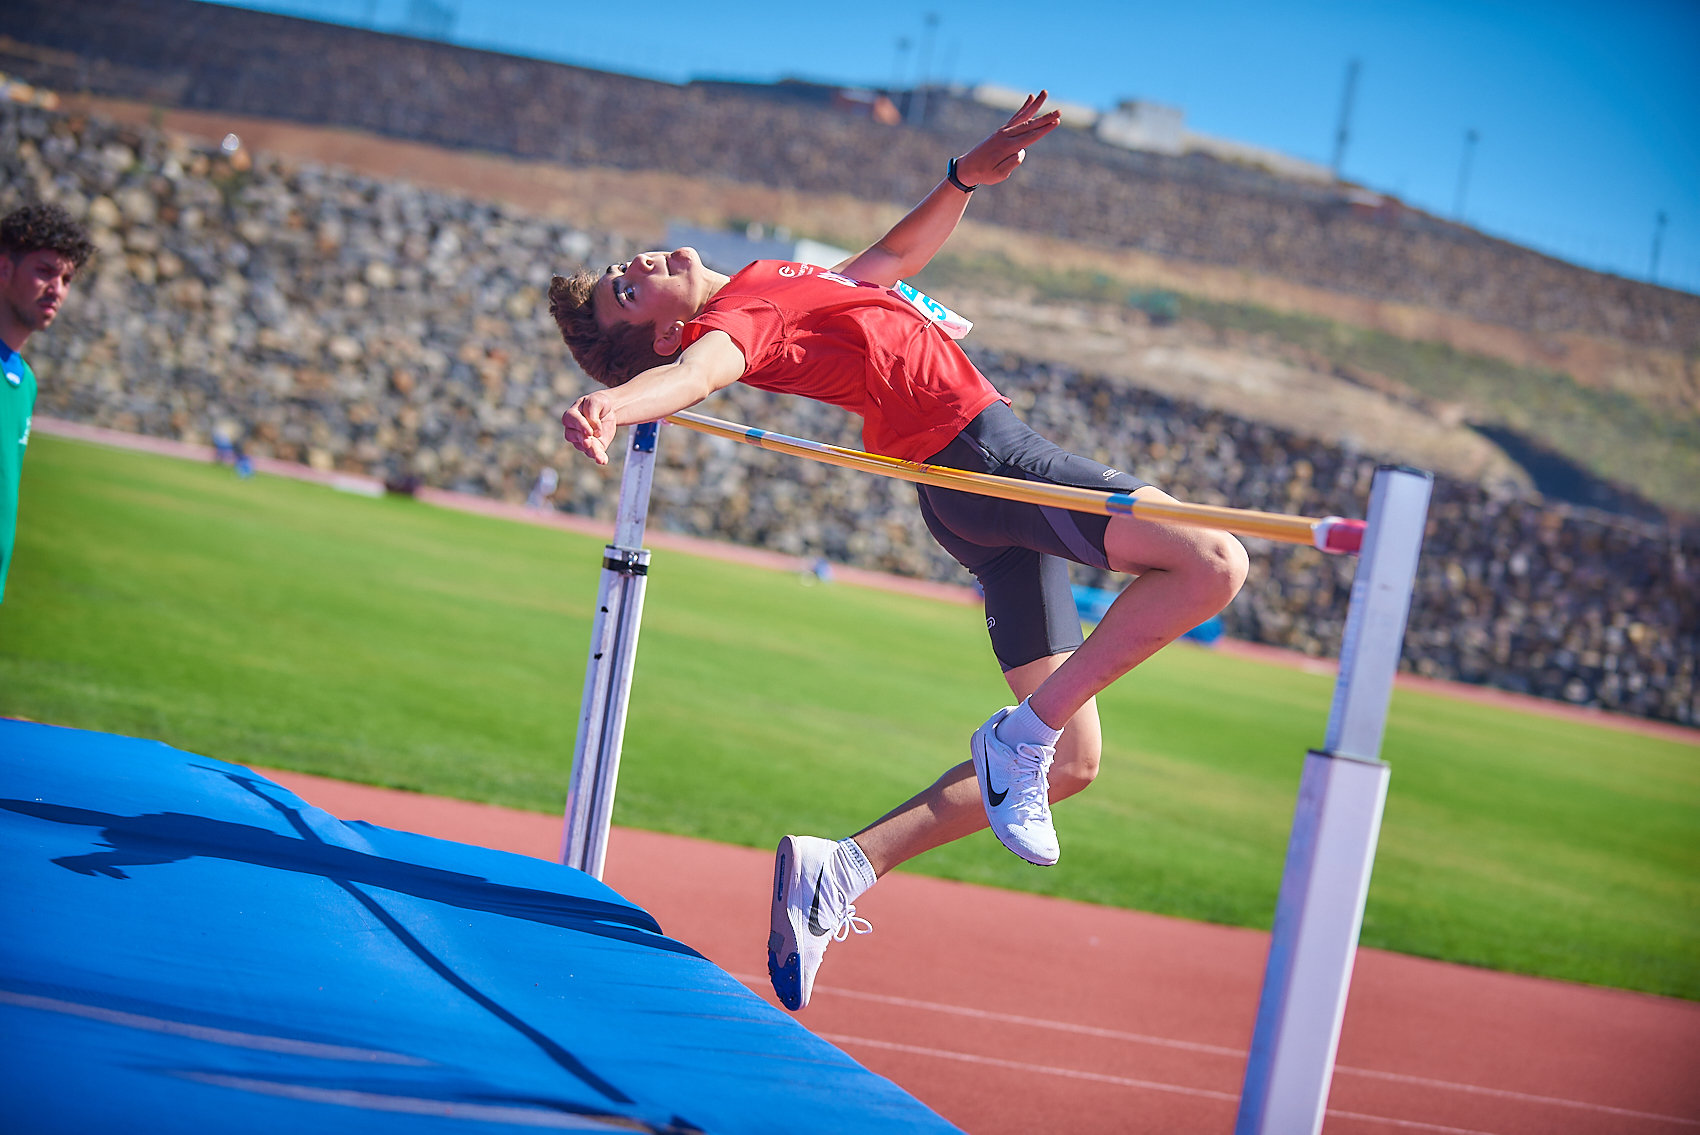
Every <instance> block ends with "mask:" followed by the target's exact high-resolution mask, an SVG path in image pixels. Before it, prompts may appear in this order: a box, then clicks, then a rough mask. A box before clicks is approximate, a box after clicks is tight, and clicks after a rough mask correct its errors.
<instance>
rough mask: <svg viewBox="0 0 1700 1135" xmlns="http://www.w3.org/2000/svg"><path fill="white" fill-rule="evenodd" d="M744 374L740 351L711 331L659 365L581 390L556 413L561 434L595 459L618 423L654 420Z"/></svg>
mask: <svg viewBox="0 0 1700 1135" xmlns="http://www.w3.org/2000/svg"><path fill="white" fill-rule="evenodd" d="M743 376H744V352H743V351H741V350H739V349H738V345H737V344H736V343H734V342H733V341H732V337H731V336H730V335H728V334H726V332H724V331H710V332H709V333H708V334H706V335H704V336H703V337H702V338H701V339H698V340H697V341H696V342H695V343H692V344H691V345H690V346H689V347H686V348H685V349H684V350H683V351H681V352H680V353H679V357H678V358H677V359H675V360H673V361H672V362H670V363H666V364H663V365H662V366H658V367H652V368H650V369H649V370H646V371H644V372H643V373H642V374H637V375H633V376H632V378H631V380H630V381H628V382H625V383H623V384H621V385H619V386H616V387H613V388H612V389H609V390H597V391H593V392H592V393H590V394H586V395H585V396H584V397H583V398H580V399H579V400H578V401H577V402H574V403H573V404H572V405H571V406H570V407H568V408H567V412H566V413H564V414H562V415H561V427H562V429H563V430H564V432H565V435H566V439H567V440H568V441H569V442H571V443H572V444H573V446H574V447H576V448H577V449H578V450H579V452H581V453H583V454H584V455H585V456H587V457H589V458H590V459H591V460H592V461H594V462H596V463H597V464H598V465H606V464H608V445H609V443H610V442H612V441H613V440H614V431H615V430H616V429H617V428H619V427H620V426H627V425H632V424H634V423H636V422H654V421H659V420H660V419H662V418H665V417H666V416H667V415H668V414H672V413H677V412H678V411H680V410H683V409H685V408H686V407H687V406H694V405H696V404H697V403H698V402H701V401H702V400H703V399H704V398H707V397H708V396H709V395H710V394H713V393H714V392H715V391H716V390H721V389H724V388H725V387H728V386H731V385H732V384H733V383H734V382H737V381H738V380H739V379H740V378H742V377H743Z"/></svg>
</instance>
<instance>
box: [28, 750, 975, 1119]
mask: <svg viewBox="0 0 1700 1135" xmlns="http://www.w3.org/2000/svg"><path fill="white" fill-rule="evenodd" d="M0 895H3V896H4V904H5V905H4V909H5V915H4V925H3V927H0V1130H4V1131H6V1132H8V1133H10V1135H25V1133H29V1135H35V1133H57V1132H65V1133H77V1135H86V1133H89V1132H102V1131H113V1132H118V1131H122V1132H178V1131H181V1132H195V1133H196V1135H204V1133H206V1132H212V1131H218V1132H237V1131H239V1132H256V1133H258V1132H289V1133H291V1135H306V1133H308V1132H313V1133H317V1132H342V1131H349V1132H354V1131H358V1132H360V1133H361V1135H389V1133H392V1132H396V1133H400V1132H406V1133H409V1135H418V1133H426V1132H438V1131H443V1132H450V1131H453V1132H464V1133H469V1135H476V1133H482V1132H496V1131H517V1130H521V1129H538V1128H541V1129H545V1130H548V1129H565V1130H580V1131H586V1130H588V1131H639V1132H678V1133H685V1132H695V1131H703V1132H794V1131H810V1132H829V1131H842V1132H866V1131H905V1132H908V1131H917V1132H934V1131H937V1132H946V1131H955V1130H956V1128H954V1127H952V1126H950V1125H949V1124H947V1123H945V1122H944V1121H943V1120H942V1119H941V1118H939V1116H938V1115H936V1114H935V1113H933V1112H932V1111H930V1110H928V1109H927V1108H926V1107H924V1106H923V1105H922V1104H920V1103H919V1102H918V1101H916V1100H915V1099H914V1098H913V1097H911V1096H909V1095H907V1094H906V1093H904V1092H903V1091H902V1090H900V1089H899V1088H897V1087H896V1086H895V1085H893V1084H892V1083H891V1082H890V1081H888V1080H885V1079H883V1078H881V1077H879V1076H875V1075H874V1074H872V1073H870V1072H868V1071H867V1070H866V1069H864V1068H862V1067H861V1066H860V1065H858V1064H856V1063H855V1062H854V1061H853V1060H851V1059H850V1058H849V1057H848V1056H846V1055H845V1054H844V1053H842V1052H841V1051H839V1050H838V1049H836V1048H834V1047H833V1046H831V1045H829V1044H827V1043H825V1042H824V1041H821V1040H819V1039H817V1038H816V1037H814V1036H813V1035H812V1034H810V1033H809V1032H808V1031H807V1030H806V1029H804V1028H803V1027H801V1026H800V1025H799V1024H797V1023H796V1022H795V1021H793V1020H791V1019H790V1018H788V1017H787V1016H786V1015H785V1014H783V1013H781V1012H780V1011H779V1010H777V1009H774V1008H772V1007H771V1006H769V1005H768V1004H767V1003H766V1002H764V1001H762V1000H761V999H760V998H758V997H756V996H754V995H753V994H751V993H750V992H749V991H748V990H746V989H745V988H744V987H743V986H742V985H741V984H740V983H739V982H738V981H737V980H735V979H734V978H732V977H731V976H730V975H729V974H727V973H726V972H725V971H723V970H721V969H719V968H718V967H716V966H714V965H713V964H711V963H710V962H708V961H706V960H705V959H703V958H702V957H701V956H699V955H698V954H696V953H695V952H694V951H693V950H691V949H690V948H689V947H688V946H686V945H684V944H682V943H680V942H677V941H675V940H673V939H671V938H668V937H666V936H665V935H664V934H663V933H662V932H661V930H660V928H659V927H658V926H657V925H656V923H655V920H654V919H653V918H651V917H650V916H649V914H648V913H646V912H645V911H644V910H642V909H641V908H639V907H637V906H635V905H633V904H632V903H630V902H628V901H626V900H625V899H624V898H622V897H621V896H620V895H619V894H617V893H616V892H614V891H613V890H611V889H609V888H608V887H606V886H604V885H603V884H601V883H599V882H597V881H596V880H594V879H591V878H589V877H588V876H586V875H584V874H582V873H580V872H578V871H574V870H572V869H570V868H567V867H562V866H559V865H557V864H553V863H547V862H543V861H541V860H536V859H530V858H527V857H525V856H520V855H511V854H507V853H505V852H497V851H490V850H487V849H484V848H475V847H467V846H464V845H461V844H455V843H450V842H447V841H444V840H437V839H430V838H427V837H425V836H419V835H413V834H409V833H405V832H398V831H392V830H389V829H386V828H380V827H376V826H373V825H371V824H365V823H344V822H343V821H341V820H338V819H336V818H335V817H334V816H331V815H329V814H328V813H326V812H323V811H321V810H319V809H316V808H313V807H311V806H309V805H308V804H306V803H304V802H303V801H302V800H300V799H299V798H298V797H296V796H295V795H293V794H292V793H290V792H289V791H288V790H286V789H284V788H282V787H281V786H279V785H277V784H276V783H274V782H272V781H269V780H266V779H265V778H264V777H261V776H258V775H256V774H254V773H253V772H251V771H249V770H247V769H245V768H242V767H240V766H238V765H232V764H227V763H225V762H223V761H217V760H212V759H209V758H206V757H200V756H196V755H194V754H192V753H185V752H182V751H180V750H177V749H173V748H171V747H169V746H167V745H163V744H160V743H158V742H153V741H144V740H137V739H134V738H127V737H117V736H113V735H110V734H104V733H91V732H83V731H79V730H73V729H60V728H54V727H51V726H45V725H36V724H30V723H26V722H18V721H9V720H0ZM756 932H757V933H758V935H759V928H758V930H757V931H756Z"/></svg>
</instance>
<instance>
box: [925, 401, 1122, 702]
mask: <svg viewBox="0 0 1700 1135" xmlns="http://www.w3.org/2000/svg"><path fill="white" fill-rule="evenodd" d="M927 461H928V463H929V464H932V465H947V466H950V467H951V468H953V469H965V470H968V471H969V472H973V473H991V474H995V475H996V476H999V477H1016V478H1019V479H1021V480H1024V481H1042V482H1046V483H1048V484H1053V485H1074V486H1077V487H1080V488H1087V489H1103V490H1105V491H1106V492H1117V493H1131V492H1132V491H1133V490H1135V489H1138V488H1141V487H1143V486H1144V485H1145V484H1146V482H1144V481H1141V480H1140V479H1139V478H1137V477H1134V476H1132V475H1131V474H1128V473H1123V472H1121V471H1120V470H1117V469H1111V468H1110V467H1109V466H1107V465H1100V464H1098V462H1096V461H1092V460H1090V459H1088V458H1085V457H1081V456H1079V455H1078V454H1074V453H1069V452H1068V451H1067V450H1065V449H1063V448H1062V447H1061V446H1058V445H1056V444H1054V443H1052V442H1049V441H1046V440H1045V439H1044V438H1043V437H1040V436H1039V435H1038V434H1037V433H1035V432H1034V431H1033V430H1032V429H1031V428H1029V427H1028V426H1027V425H1026V423H1024V422H1022V421H1021V419H1019V418H1017V417H1016V416H1015V413H1014V412H1013V411H1012V410H1010V408H1009V407H1008V406H1006V405H1004V404H1003V403H1001V402H999V403H996V404H994V405H992V406H990V407H988V408H987V409H985V410H984V411H982V412H981V413H980V414H979V416H978V417H976V418H975V419H974V420H973V421H971V422H969V423H968V425H967V426H966V427H965V428H964V429H963V431H962V432H961V433H960V434H958V435H957V436H956V438H955V439H954V440H953V441H951V443H950V444H949V445H947V446H945V447H944V448H943V449H941V450H939V452H938V453H936V454H934V455H933V456H932V457H929V458H928V459H927ZM915 489H916V493H917V495H919V497H920V499H921V515H922V517H924V518H925V519H926V522H927V528H928V530H929V531H931V532H932V534H933V538H934V539H935V540H937V541H938V542H939V545H940V546H941V547H943V548H944V550H945V551H947V552H949V553H950V554H951V555H952V556H953V557H955V559H956V562H957V563H960V564H961V565H962V566H963V567H965V568H967V569H968V570H969V571H971V572H973V573H974V575H975V577H976V578H977V579H978V580H979V581H980V586H981V588H982V589H983V590H984V591H985V594H986V630H987V632H988V633H989V634H990V635H991V636H992V651H993V653H995V654H996V655H997V658H998V663H999V665H1001V666H1002V667H1003V668H1004V669H1005V670H1012V669H1014V668H1015V667H1017V666H1024V665H1026V664H1027V663H1029V662H1033V661H1037V660H1038V659H1040V658H1047V657H1049V656H1051V655H1053V654H1061V653H1063V652H1064V651H1069V650H1074V649H1075V648H1076V647H1078V646H1079V645H1080V644H1081V642H1082V641H1083V639H1082V637H1081V633H1080V616H1079V614H1078V613H1077V611H1076V608H1075V605H1074V593H1073V591H1072V590H1071V589H1070V587H1069V579H1068V564H1067V563H1065V562H1064V561H1065V560H1074V561H1075V562H1076V563H1082V564H1086V565H1088V566H1090V567H1096V568H1108V567H1109V566H1110V564H1109V558H1108V556H1107V555H1106V554H1105V551H1104V530H1105V528H1106V527H1108V525H1109V522H1110V518H1109V517H1107V516H1096V515H1093V514H1092V513H1086V512H1073V511H1070V510H1068V509H1062V508H1047V507H1043V506H1040V505H1034V504H1021V503H1018V502H1016V501H1006V500H1000V499H998V498H996V497H985V496H979V495H977V494H974V493H965V492H962V491H960V490H957V489H941V488H935V487H933V486H930V485H917V486H915Z"/></svg>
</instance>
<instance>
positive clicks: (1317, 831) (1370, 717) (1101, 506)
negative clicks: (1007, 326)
mask: <svg viewBox="0 0 1700 1135" xmlns="http://www.w3.org/2000/svg"><path fill="white" fill-rule="evenodd" d="M668 420H669V421H670V422H673V423H675V424H677V425H679V426H683V427H685V428H688V429H693V430H697V431H699V432H703V433H708V434H710V435H712V436H718V437H725V438H731V439H733V440H736V441H741V442H745V443H748V444H751V445H757V446H760V447H761V448H764V449H773V450H777V451H779V452H783V453H788V454H791V455H793V456H799V457H804V458H808V459H810V460H816V461H824V462H826V463H828V464H834V465H840V466H844V467H848V468H855V469H861V470H864V471H866V472H871V473H875V474H879V475H882V476H889V477H898V478H901V479H903V480H910V481H918V482H923V483H928V484H942V485H944V486H945V487H947V488H958V489H964V490H966V491H969V492H981V493H988V494H990V495H994V496H1003V497H1007V498H1010V499H1017V500H1032V501H1034V503H1040V504H1046V505H1050V506H1053V507H1062V508H1076V509H1080V510H1082V511H1090V512H1097V513H1107V514H1113V513H1117V512H1125V513H1134V514H1137V515H1139V516H1141V517H1146V518H1149V519H1154V520H1166V521H1173V522H1176V523H1182V524H1193V525H1199V526H1203V527H1211V528H1222V529H1225V530H1227V531H1231V532H1238V533H1240V534H1242V535H1251V536H1261V537H1265V538H1268V539H1272V540H1279V541H1282V542H1285V543H1296V544H1313V545H1314V546H1316V547H1318V548H1320V549H1322V550H1323V551H1327V552H1336V553H1351V552H1356V553H1357V555H1358V564H1357V570H1356V571H1355V572H1354V574H1353V577H1352V593H1351V601H1350V605H1349V607H1348V608H1347V612H1346V626H1345V632H1344V635H1343V637H1342V640H1341V644H1340V670H1339V677H1338V679H1337V680H1336V682H1335V686H1334V701H1333V705H1332V707H1331V709H1330V711H1329V717H1328V728H1327V732H1326V733H1325V734H1324V738H1323V744H1322V747H1321V748H1320V749H1312V750H1311V751H1310V752H1308V753H1307V754H1306V755H1305V760H1304V769H1303V772H1302V774H1301V776H1300V779H1299V793H1298V804H1297V807H1296V808H1295V810H1294V814H1293V829H1292V834H1291V836H1290V838H1289V841H1288V844H1287V859H1286V866H1285V868H1284V870H1283V873H1282V877H1281V889H1280V894H1279V897H1278V899H1277V901H1276V906H1275V925H1274V930H1273V932H1272V934H1271V938H1270V946H1269V959H1268V963H1267V965H1266V967H1265V970H1264V977H1263V991H1262V994H1261V997H1260V999H1259V1002H1258V1009H1257V1024H1256V1028H1255V1030H1254V1032H1253V1035H1252V1042H1251V1053H1250V1056H1249V1057H1248V1059H1247V1061H1246V1072H1245V1080H1244V1084H1243V1087H1242V1089H1241V1093H1240V1105H1239V1115H1238V1118H1237V1120H1236V1123H1235V1128H1234V1130H1235V1135H1292V1133H1303V1132H1309V1133H1310V1135H1316V1133H1317V1132H1319V1131H1321V1129H1322V1120H1323V1116H1324V1113H1325V1111H1326V1108H1327V1103H1328V1090H1329V1085H1330V1083H1331V1081H1332V1080H1333V1076H1334V1056H1335V1052H1336V1050H1337V1048H1338V1046H1339V1042H1340V1025H1341V1021H1342V1020H1343V1018H1344V1016H1345V1011H1346V994H1347V992H1348V989H1349V987H1350V985H1351V979H1352V965H1353V961H1354V960H1355V958H1356V954H1357V947H1358V935H1359V931H1360V930H1361V929H1362V926H1363V914H1364V903H1365V900H1366V898H1367V896H1368V894H1369V880H1370V871H1371V868H1372V867H1373V865H1374V861H1375V847H1376V842H1377V840H1378V839H1379V836H1380V832H1381V816H1382V810H1383V807H1384V806H1385V804H1386V800H1387V779H1388V772H1389V770H1388V766H1387V764H1386V762H1384V761H1383V760H1382V759H1381V741H1382V735H1383V733H1384V732H1385V731H1386V725H1387V707H1388V703H1389V701H1390V699H1391V697H1392V692H1393V678H1394V675H1395V674H1396V673H1397V671H1398V668H1399V655H1400V650H1401V647H1402V644H1403V642H1404V637H1405V622H1406V616H1407V615H1408V614H1409V611H1410V603H1411V592H1412V588H1413V586H1414V584H1415V581H1416V570H1417V559H1418V556H1419V554H1420V552H1421V550H1422V540H1423V530H1424V527H1425V525H1426V523H1427V516H1428V503H1429V495H1430V492H1431V489H1432V484H1433V479H1432V477H1431V476H1430V475H1429V474H1428V473H1426V472H1423V471H1422V470H1418V469H1411V468H1407V467H1404V466H1390V465H1385V466H1382V467H1381V468H1379V469H1377V470H1376V473H1375V479H1374V482H1373V483H1372V485H1371V488H1370V498H1369V507H1368V511H1367V516H1366V519H1365V520H1364V521H1361V522H1360V521H1353V520H1342V519H1340V518H1339V517H1323V518H1309V517H1297V516H1284V515H1281V514H1273V513H1259V512H1251V511H1248V510H1242V509H1226V508H1213V507H1210V506H1204V505H1186V504H1179V505H1168V504H1163V505H1160V506H1157V507H1153V506H1152V504H1151V503H1149V502H1147V503H1141V502H1136V501H1134V499H1133V498H1132V497H1131V496H1130V495H1128V494H1117V493H1112V494H1106V493H1104V492H1102V491H1093V490H1086V489H1072V490H1071V489H1067V488H1065V487H1062V486H1040V485H1035V484H1033V483H1031V482H1022V481H1011V480H1008V479H1006V478H1001V477H988V476H984V475H981V474H974V473H963V472H962V471H960V470H954V469H946V468H943V467H940V466H932V465H921V464H918V463H915V462H909V461H899V460H897V459H895V458H888V457H879V456H876V455H873V454H865V453H859V452H857V451H855V450H849V449H841V448H839V447H837V446H830V445H823V444H821V443H819V442H813V441H807V440H805V439H802V438H794V437H788V436H786V435H784V434H775V433H770V432H768V431H766V430H759V429H752V428H750V427H747V426H740V425H736V424H734V423H731V422H722V421H719V420H717V419H714V418H708V417H704V416H701V415H698V414H691V413H682V414H676V415H674V416H673V417H672V418H669V419H668ZM630 434H631V440H630V444H629V446H628V448H627V452H626V464H625V469H624V472H623V473H622V476H621V482H620V505H619V512H618V514H617V517H616V520H615V525H614V538H613V542H612V543H611V544H609V545H608V546H607V547H606V548H605V549H604V552H603V559H602V578H601V583H600V587H599V590H598V594H597V600H596V616H595V620H594V623H593V625H592V629H591V639H590V657H589V661H588V664H587V666H586V669H585V678H584V698H583V701H582V704H581V707H580V713H579V726H578V738H577V742H576V744H575V746H574V751H573V771H572V779H571V781H570V784H569V787H568V791H567V808H566V823H565V826H564V829H563V832H562V841H561V862H563V863H566V864H567V865H569V866H572V867H577V868H578V869H579V870H581V871H585V872H587V873H588V874H590V875H593V876H595V877H597V878H601V877H602V868H603V863H604V860H605V858H606V856H607V848H608V829H609V825H610V822H611V820H612V817H613V810H614V787H615V782H616V780H617V779H618V775H619V764H620V746H621V742H622V739H623V736H624V733H625V725H626V707H627V704H628V700H629V695H630V689H631V678H632V667H633V664H634V662H635V660H636V656H637V640H638V630H639V624H640V622H641V620H642V617H643V595H644V586H645V583H646V582H647V576H648V573H649V552H648V551H647V550H646V549H644V548H643V546H642V545H643V531H644V524H645V522H646V520H647V517H648V511H649V494H650V482H651V478H652V475H653V470H654V464H655V447H656V443H657V440H658V438H659V428H658V426H657V425H656V424H650V425H643V426H637V427H635V428H634V429H632V430H631V431H630Z"/></svg>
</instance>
